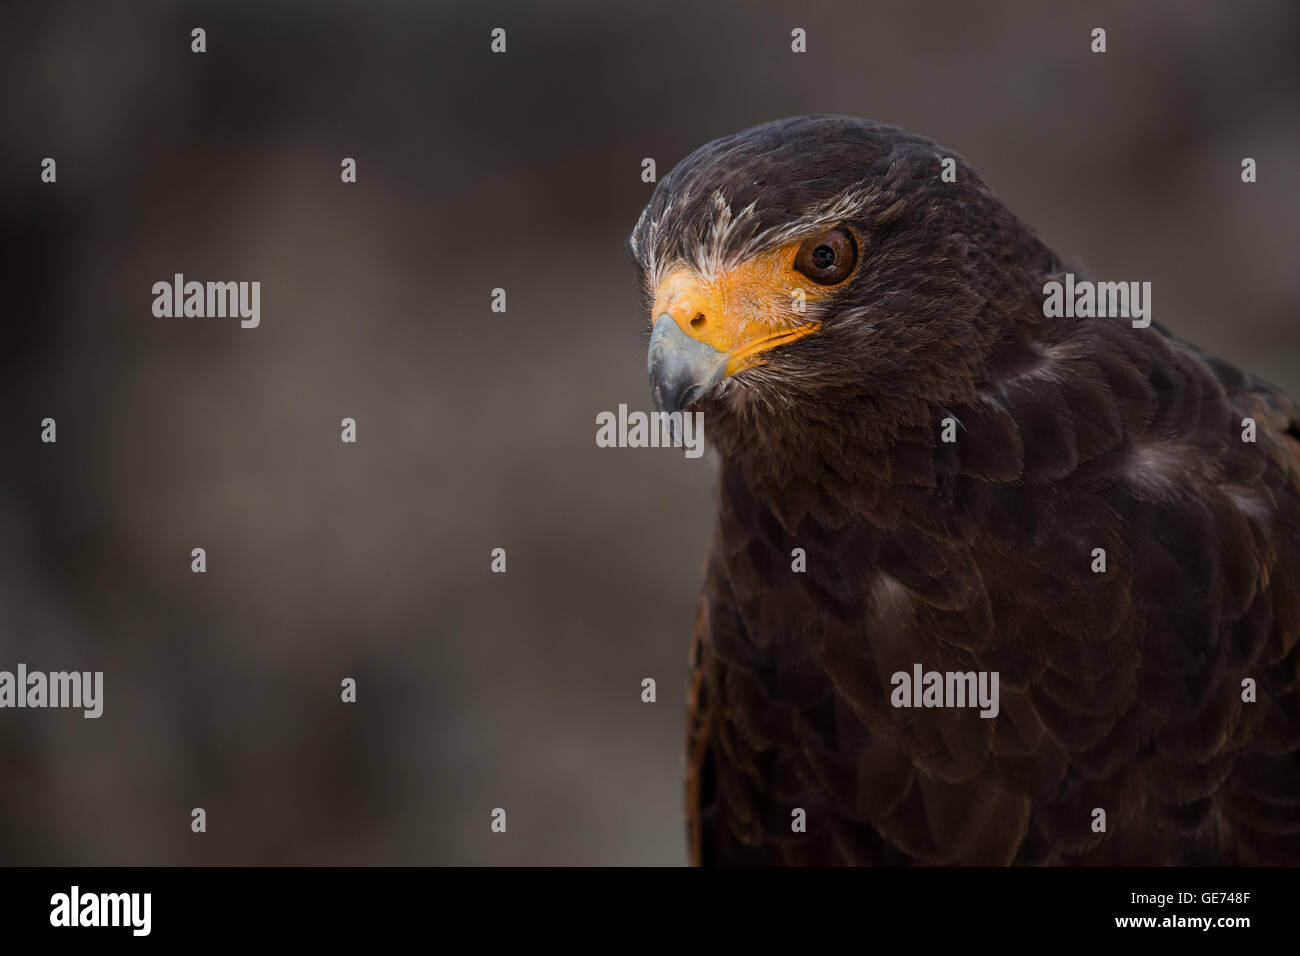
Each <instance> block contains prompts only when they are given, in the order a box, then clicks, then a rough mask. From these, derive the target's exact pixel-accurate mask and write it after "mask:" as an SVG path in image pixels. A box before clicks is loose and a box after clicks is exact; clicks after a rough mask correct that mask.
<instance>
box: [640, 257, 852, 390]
mask: <svg viewBox="0 0 1300 956" xmlns="http://www.w3.org/2000/svg"><path fill="white" fill-rule="evenodd" d="M801 245H802V240H796V241H795V242H791V243H788V244H787V245H784V246H781V247H780V248H778V249H773V250H771V251H770V252H766V253H763V254H761V255H758V256H755V257H754V258H752V259H750V260H748V261H746V262H742V263H740V264H739V265H737V266H735V267H733V268H731V269H729V270H726V271H724V272H722V273H721V274H719V275H717V276H714V277H705V276H702V275H700V274H699V273H697V272H696V271H695V270H694V269H692V268H690V267H688V266H678V267H677V268H675V269H673V270H672V271H671V272H669V273H668V274H667V275H666V276H664V278H663V281H661V282H660V283H659V287H658V288H657V289H656V290H655V302H654V311H653V312H652V313H651V318H652V321H656V322H657V321H658V320H659V317H660V316H662V315H664V314H665V313H667V314H668V315H670V316H672V318H673V321H675V322H676V323H677V325H678V326H679V327H680V328H681V330H682V331H683V332H685V333H686V334H687V335H688V336H690V337H691V338H693V339H695V340H696V341H698V342H703V343H704V344H706V345H709V346H711V347H712V348H714V349H717V350H718V351H719V352H721V353H722V354H724V355H726V356H727V365H726V369H725V373H726V375H728V376H731V375H735V374H736V373H737V372H739V371H741V370H743V369H746V368H750V367H752V366H754V365H759V364H762V363H763V361H764V359H763V358H762V354H763V353H764V352H767V351H769V350H771V349H774V348H776V347H777V346H779V345H785V344H786V343H788V342H794V341H796V340H798V339H801V338H803V337H805V336H808V335H812V334H814V333H815V332H817V331H818V330H820V329H821V322H819V321H816V320H810V319H809V318H808V316H807V313H806V312H804V311H800V308H799V307H800V306H801V305H802V306H803V307H804V308H807V306H808V304H809V303H814V302H817V301H820V300H823V299H827V298H830V297H831V296H833V295H834V294H835V292H836V291H837V290H838V289H839V288H841V287H842V286H843V285H844V284H845V283H847V282H848V281H849V279H850V278H852V274H850V275H849V277H847V278H846V279H845V280H844V282H841V283H838V284H837V285H835V286H822V285H818V284H817V283H816V282H813V281H812V280H810V279H808V278H807V277H806V276H804V275H803V274H802V273H800V272H799V271H798V270H796V269H795V268H794V260H795V255H796V254H797V253H798V251H799V247H800V246H801Z"/></svg>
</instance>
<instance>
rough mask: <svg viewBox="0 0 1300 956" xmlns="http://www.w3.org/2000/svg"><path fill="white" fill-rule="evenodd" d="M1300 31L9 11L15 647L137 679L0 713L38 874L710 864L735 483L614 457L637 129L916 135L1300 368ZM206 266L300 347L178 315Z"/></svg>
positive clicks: (631, 360)
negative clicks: (709, 662)
mask: <svg viewBox="0 0 1300 956" xmlns="http://www.w3.org/2000/svg"><path fill="white" fill-rule="evenodd" d="M196 26H202V27H204V28H205V29H206V30H207V43H208V52H207V53H206V54H203V55H195V54H192V53H191V52H190V30H191V29H192V28H193V27H196ZM497 26H501V27H504V28H506V29H507V31H508V52H507V53H506V54H505V55H504V56H495V55H492V54H491V53H490V52H489V50H488V45H489V31H490V30H491V29H492V28H493V27H497ZM795 26H801V27H803V28H805V29H806V30H807V31H808V53H807V54H806V55H802V56H799V55H795V54H792V53H791V52H790V51H789V37H790V30H791V29H792V28H793V27H795ZM1094 26H1103V27H1105V28H1106V29H1107V30H1108V44H1109V52H1107V53H1106V54H1105V55H1094V54H1092V53H1090V52H1089V31H1090V29H1091V28H1092V27H1094ZM1298 54H1300V6H1298V5H1297V4H1295V3H1291V2H1286V0H1278V2H1240V3H1232V4H1228V3H1201V4H1195V3H1187V2H1180V0H1165V2H1153V3H1143V4H1133V3H1126V2H1113V3H1103V4H1099V5H1094V6H1093V9H1092V10H1091V11H1089V12H1086V13H1084V12H1081V11H1079V10H1077V9H1075V5H1072V4H1071V5H1065V4H1044V3H1038V2H1030V0H1025V2H1001V3H981V4H970V3H964V2H951V3H936V2H920V3H915V2H909V3H902V2H900V3H860V2H849V0H845V2H834V3H832V2H823V3H817V4H813V5H805V4H795V3H772V2H750V0H747V2H745V3H739V2H737V3H706V2H699V0H687V2H682V0H659V2H655V3H645V4H618V5H615V4H610V3H606V2H600V0H589V2H575V0H566V2H550V3H545V4H542V3H537V4H528V5H525V4H518V3H494V4H491V5H487V4H478V3H470V2H464V3H455V4H419V5H417V4H396V3H377V2H365V3H362V2H356V3H350V4H343V3H322V2H317V3H305V2H304V3H286V2H251V3H242V4H241V3H228V2H223V3H220V4H215V3H214V4H183V3H178V4H161V3H132V4H130V5H125V4H113V5H109V4H103V3H92V2H86V3H42V2H35V0H31V2H21V3H10V4H9V5H7V7H6V8H5V9H4V12H3V13H0V76H2V77H3V81H2V83H0V130H2V133H0V135H2V136H3V147H4V148H3V150H0V222H2V223H3V229H2V230H0V237H2V238H0V241H2V242H3V257H2V262H3V265H2V266H0V268H2V269H3V281H4V303H5V306H4V312H5V316H4V329H3V332H4V334H3V339H0V456H2V457H0V669H10V670H12V669H13V668H14V666H15V665H16V664H17V663H18V662H19V661H23V662H25V663H27V664H28V665H29V666H30V667H32V668H34V669H42V670H61V669H77V670H103V671H105V683H106V689H105V711H104V716H103V717H102V718H101V719H99V720H97V721H96V720H85V719H83V718H82V717H81V716H80V714H79V713H69V712H60V711H26V710H24V711H16V710H5V711H0V863H4V864H27V863H59V864H141V863H164V864H178V863H217V864H239V863H248V864H334V863H341V864H342V863H397V864H424V863H434V864H502V863H514V864H679V863H682V862H684V861H685V839H684V830H683V822H682V808H681V792H682V787H681V777H682V758H681V750H682V746H681V743H682V736H683V726H684V715H683V707H684V704H683V698H684V693H683V690H684V680H685V660H686V651H687V644H688V639H689V633H690V628H691V623H692V619H693V612H694V607H695V596H696V590H697V587H698V582H699V575H700V568H701V561H702V558H703V554H704V548H705V544H706V541H707V537H708V532H709V521H710V512H711V501H710V498H711V484H712V471H713V467H714V466H713V464H712V463H711V461H710V459H709V458H707V457H706V458H704V459H701V460H696V461H688V460H686V459H684V458H683V456H682V454H681V452H680V451H671V450H657V449H636V450H632V449H620V450H612V449H598V448H597V447H596V446H595V430H596V429H595V416H596V413H597V412H599V411H601V410H605V409H610V410H613V409H616V408H617V407H618V404H619V403H620V402H626V403H627V404H628V405H629V406H631V407H632V408H642V409H644V408H648V407H649V398H648V389H647V386H646V382H645V347H646V343H647V332H646V317H645V316H644V315H642V314H641V313H640V311H639V303H638V295H637V290H636V289H635V288H634V284H633V276H632V270H631V267H630V264H629V262H628V259H627V256H626V253H625V251H624V240H625V237H626V235H627V233H628V231H629V230H630V228H631V226H632V224H633V223H634V221H635V220H636V217H637V215H638V213H639V212H640V209H641V207H642V205H643V204H644V202H645V201H646V199H647V198H648V196H649V194H650V190H651V188H652V187H650V186H647V185H645V184H643V183H642V182H641V180H640V162H641V159H642V158H643V157H646V156H652V157H654V158H655V159H656V161H657V163H658V166H659V171H660V174H661V175H662V174H663V173H665V172H667V170H668V169H669V168H671V167H672V165H674V164H675V163H676V162H677V161H678V160H679V159H681V158H682V157H683V156H684V155H686V154H687V153H688V152H690V151H691V150H692V149H694V148H695V147H696V146H698V145H700V144H701V143H703V142H704V141H706V140H709V139H713V138H715V137H718V136H721V135H724V134H727V133H731V132H734V131H737V130H740V129H742V128H745V127H747V126H750V125H753V124H755V123H759V122H763V121H766V120H770V119H774V118H777V117H781V116H787V115H792V114H798V113H807V112H836V113H848V114H854V115H859V116H866V117H870V118H873V119H877V120H882V121H885V122H890V123H894V124H897V125H901V126H905V127H908V128H910V129H913V130H915V131H917V132H920V133H923V134H925V135H928V136H930V137H932V138H934V139H935V140H937V141H938V142H940V143H942V144H943V145H944V146H946V147H948V148H951V149H953V150H955V151H957V152H959V153H961V154H963V155H965V156H966V157H967V158H968V159H970V160H971V161H972V162H973V163H974V164H975V165H976V166H977V167H978V168H980V169H981V170H982V171H983V173H984V175H985V177H986V178H987V180H988V181H989V182H990V183H992V184H993V186H994V187H995V188H996V189H997V190H998V191H999V193H1000V195H1001V196H1002V197H1003V198H1004V199H1005V201H1006V202H1007V203H1008V205H1009V206H1010V207H1011V208H1012V209H1013V210H1014V211H1016V212H1017V213H1018V214H1019V215H1020V216H1021V217H1022V218H1024V219H1025V220H1027V221H1029V222H1030V223H1032V224H1033V225H1035V226H1036V227H1037V228H1038V229H1039V230H1040V231H1041V232H1042V233H1043V235H1044V236H1045V237H1046V238H1047V239H1048V241H1049V242H1051V243H1052V244H1053V245H1054V247H1055V248H1056V249H1057V251H1058V252H1059V253H1061V254H1063V255H1066V256H1078V257H1079V258H1081V259H1083V260H1084V261H1085V262H1087V263H1088V265H1089V266H1090V267H1091V268H1092V269H1093V270H1094V272H1095V273H1097V274H1098V275H1100V276H1102V277H1106V278H1112V279H1126V280H1127V279H1133V280H1151V281H1152V282H1153V283H1154V308H1155V318H1156V319H1157V321H1160V322H1162V323H1164V324H1166V325H1167V326H1169V327H1171V328H1172V329H1173V330H1174V331H1176V332H1178V333H1179V334H1181V335H1183V336H1185V337H1188V338H1190V339H1192V340H1193V341H1196V342H1197V343H1199V344H1201V345H1203V346H1205V347H1207V348H1209V349H1211V350H1212V351H1214V352H1217V353H1219V354H1221V355H1223V356H1224V357H1226V358H1228V359H1229V360H1231V361H1233V362H1235V363H1237V364H1239V365H1242V366H1244V367H1246V368H1249V369H1250V370H1252V371H1253V372H1256V373H1257V374H1261V375H1263V376H1264V377H1266V378H1268V379H1271V380H1272V381H1274V382H1275V383H1277V384H1279V385H1281V386H1283V387H1285V388H1287V389H1288V390H1289V391H1291V392H1292V393H1293V394H1296V393H1300V325H1298V324H1297V317H1298V316H1300V285H1298V284H1297V281H1296V263H1297V259H1300V256H1298V255H1297V253H1298V252H1300V189H1298V188H1297V182H1298V181H1300V179H1298V177H1297V173H1298V171H1300V170H1298V168H1297V167H1298V166H1300V111H1298V110H1297V103H1300V56H1298ZM46 156H53V157H55V158H56V159H57V162H58V183H57V185H52V186H51V185H45V184H43V183H41V182H40V179H39V173H40V162H41V160H42V158H44V157H46ZM344 156H351V157H355V158H356V159H357V162H358V171H359V182H358V183H357V184H356V185H343V184H342V183H341V182H340V181H339V171H340V166H339V164H340V160H341V159H342V158H343V157H344ZM1243 156H1252V157H1254V158H1255V159H1256V160H1257V161H1258V163H1259V182H1258V183H1257V184H1256V185H1253V186H1246V185H1243V184H1242V183H1241V182H1240V175H1239V174H1240V162H1241V158H1242V157H1243ZM176 272H182V273H184V274H185V275H186V276H187V278H191V279H197V280H200V281H206V280H253V279H256V280H260V281H261V283H262V323H261V327H260V328H258V329H254V330H244V329H241V328H239V325H238V322H237V321H236V320H229V319H227V320H222V319H158V318H154V317H153V315H152V313H151V305H152V301H153V296H152V293H151V291H150V288H151V286H152V284H153V283H154V282H156V281H159V280H170V278H171V276H172V275H173V273H176ZM497 286H502V287H504V288H506V289H507V292H508V296H509V299H508V302H509V311H508V312H507V313H506V314H504V315H498V314H494V313H492V312H491V311H489V296H490V290H491V289H492V288H494V287H497ZM46 416H51V417H54V418H56V419H57V421H58V443H57V444H56V445H44V444H41V442H40V437H39V436H40V421H41V419H42V418H44V417H46ZM345 416H350V417H354V418H355V419H356V420H357V422H358V435H359V440H358V443H357V444H356V445H345V444H342V443H341V442H340V440H339V421H340V419H341V418H343V417H345ZM200 546H201V547H205V548H206V549H207V553H208V572H207V574H205V575H198V574H193V573H191V571H190V550H191V548H194V547H200ZM494 547H504V548H506V549H507V551H508V561H509V564H508V568H509V570H508V572H507V573H506V574H505V575H496V574H491V573H490V572H489V553H490V551H491V549H492V548H494ZM346 676H352V677H355V678H356V679H357V681H358V684H359V700H358V702H357V703H356V704H355V705H345V704H343V703H341V702H340V700H339V683H340V681H341V679H342V678H343V677H346ZM645 676H652V677H654V678H656V680H657V681H658V691H659V700H658V703H656V704H654V705H647V704H643V703H641V701H640V681H641V679H642V677H645ZM193 807H203V808H205V809H206V810H207V813H208V833H207V834H205V835H202V836H196V835H194V834H192V833H191V832H190V810H191V808H193ZM494 807H503V808H505V809H506V810H507V812H508V821H509V829H508V832H507V833H506V834H505V835H494V834H492V833H491V832H490V830H489V815H490V813H491V811H492V809H493V808H494Z"/></svg>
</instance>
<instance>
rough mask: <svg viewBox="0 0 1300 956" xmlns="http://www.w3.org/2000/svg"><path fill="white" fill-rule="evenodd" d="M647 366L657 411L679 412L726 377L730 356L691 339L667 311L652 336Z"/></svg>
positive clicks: (657, 321)
mask: <svg viewBox="0 0 1300 956" xmlns="http://www.w3.org/2000/svg"><path fill="white" fill-rule="evenodd" d="M646 367H647V370H648V371H649V373H650V392H651V395H652V396H653V397H654V405H655V410H656V411H660V412H670V413H671V412H680V411H681V410H682V409H684V408H685V407H686V406H687V405H689V404H691V402H693V401H695V400H696V399H697V398H699V397H700V396H701V395H703V394H704V393H705V392H707V391H708V390H709V389H711V388H713V386H714V385H717V384H718V383H719V382H720V381H722V379H723V378H724V377H726V370H727V356H726V355H725V354H724V353H722V352H719V351H718V350H717V349H715V348H714V347H713V346H711V345H709V344H708V343H706V342H701V341H700V340H698V339H693V338H691V337H690V336H689V335H687V334H686V333H685V332H683V331H682V327H681V326H680V325H678V324H677V323H676V321H674V319H673V317H672V316H671V315H669V314H668V313H667V312H665V313H663V314H661V315H660V316H659V318H658V319H657V320H656V321H655V327H654V331H653V332H652V333H651V335H650V354H649V357H648V358H647V360H646Z"/></svg>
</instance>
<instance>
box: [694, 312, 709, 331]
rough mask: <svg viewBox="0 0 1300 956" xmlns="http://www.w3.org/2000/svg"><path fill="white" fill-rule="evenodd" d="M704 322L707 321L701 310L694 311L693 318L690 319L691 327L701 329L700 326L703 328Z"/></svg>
mask: <svg viewBox="0 0 1300 956" xmlns="http://www.w3.org/2000/svg"><path fill="white" fill-rule="evenodd" d="M706 322H708V319H706V318H705V317H704V313H703V312H697V313H695V318H693V319H691V328H693V329H702V328H704V324H705V323H706Z"/></svg>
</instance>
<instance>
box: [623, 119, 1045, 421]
mask: <svg viewBox="0 0 1300 956" xmlns="http://www.w3.org/2000/svg"><path fill="white" fill-rule="evenodd" d="M946 157H951V158H952V159H953V160H955V162H956V164H957V166H956V177H955V180H956V181H955V182H947V181H945V177H942V176H941V175H940V172H941V162H942V160H943V159H944V158H946ZM629 246H630V249H631V251H632V253H633V256H634V258H635V261H636V263H637V267H638V270H639V273H640V279H641V284H642V288H643V291H644V295H645V299H646V304H647V305H648V306H649V307H650V316H651V322H652V324H653V333H652V338H651V344H650V356H649V371H650V379H651V388H652V391H653V395H654V400H655V403H656V405H657V406H658V407H659V408H660V409H662V410H667V411H677V410H680V409H681V408H683V407H685V406H687V405H690V404H692V403H698V405H697V407H700V408H704V409H707V410H708V412H709V415H710V424H711V425H712V426H713V428H714V434H715V435H716V436H717V440H719V441H724V442H726V441H728V440H729V439H739V440H742V441H743V440H746V439H745V437H744V436H748V440H752V438H753V434H754V428H755V427H758V428H762V427H763V425H764V422H766V423H767V426H768V427H770V425H771V422H772V417H773V414H774V413H776V414H777V415H779V416H780V417H781V418H782V419H783V420H785V424H786V427H787V428H788V429H789V430H791V431H798V432H800V433H801V434H803V435H804V436H805V438H808V437H810V436H811V435H813V434H814V433H815V434H816V435H817V436H818V437H820V434H821V433H822V432H824V431H825V430H827V429H842V428H843V427H844V425H845V421H844V417H843V416H844V415H845V414H849V415H852V416H859V415H860V416H862V417H864V419H869V420H870V421H871V422H873V423H875V425H876V427H877V428H894V427H898V426H901V425H903V424H910V423H916V422H918V421H922V420H926V419H928V417H929V415H930V411H931V409H932V408H933V407H938V406H942V405H943V404H944V403H945V402H955V401H958V400H961V399H963V398H969V397H970V394H971V392H970V388H971V383H972V379H973V377H974V376H976V375H977V373H978V371H979V369H980V368H981V367H982V366H983V365H984V364H985V363H986V362H987V361H988V359H989V357H990V355H991V354H992V353H993V352H994V351H995V350H996V349H997V348H998V347H999V345H1000V344H1003V343H1005V341H1006V340H1008V339H1009V338H1014V337H1015V336H1016V334H1017V328H1016V327H1017V325H1018V324H1019V323H1020V322H1021V321H1022V320H1027V321H1033V320H1034V316H1035V313H1036V312H1039V314H1041V312H1040V311H1039V310H1040V309H1041V296H1040V297H1039V298H1037V299H1035V298H1034V293H1037V292H1039V291H1040V290H1041V287H1042V280H1041V276H1042V275H1043V274H1044V273H1050V272H1051V271H1053V270H1054V269H1055V268H1056V265H1055V262H1054V259H1053V255H1052V253H1051V251H1050V250H1049V249H1048V248H1047V247H1046V246H1045V245H1044V244H1043V243H1042V242H1041V241H1040V240H1039V239H1038V238H1037V236H1036V235H1035V234H1034V233H1033V231H1032V230H1030V229H1029V228H1028V227H1027V226H1025V225H1024V224H1022V223H1021V222H1020V221H1019V220H1018V219H1016V218H1015V217H1014V216H1013V215H1012V214H1011V213H1009V212H1008V211H1007V209H1006V207H1004V206H1003V205H1002V203H1001V202H999V201H998V200H997V198H996V197H995V196H994V195H993V193H992V191H991V190H990V189H989V187H988V186H987V185H986V184H985V183H984V181H983V180H982V179H981V178H980V176H979V174H978V173H977V172H976V171H975V170H974V169H973V168H971V167H970V166H969V165H967V164H966V163H965V161H964V160H962V159H961V158H960V157H959V156H956V155H955V154H953V153H950V152H948V151H945V150H943V149H941V148H940V147H938V146H936V145H935V144H934V143H932V142H931V141H929V140H927V139H925V138H924V137H921V136H917V135H914V134H911V133H908V132H906V131H904V130H900V129H897V128H894V127H891V126H885V125H882V124H879V123H873V122H869V121H865V120H858V119H851V118H847V117H842V116H803V117H797V118H793V119H786V120H779V121H776V122H773V123H768V124H765V125H762V126H757V127H754V128H753V129H749V130H746V131H744V132H742V133H738V134H736V135H734V136H727V137H724V138H722V139H719V140H715V141H714V142H711V143H708V144H706V145H704V146H702V147H701V148H700V149H698V150H696V151H695V152H694V153H692V154H691V155H690V156H688V157H687V158H686V159H684V160H683V161H682V162H681V163H679V164H678V165H677V166H676V168H674V169H673V170H672V172H671V173H669V174H668V175H667V176H666V177H665V178H664V179H663V180H662V181H661V182H660V183H659V185H658V187H657V188H656V189H655V192H654V196H653V197H652V198H651V200H650V203H649V204H648V205H647V206H646V208H645V210H644V211H643V212H642V214H641V217H640V220H639V221H638V222H637V224H636V227H635V229H634V230H633V232H632V235H631V238H630V240H629ZM828 406H834V407H835V408H836V409H837V410H838V413H839V415H838V418H837V420H836V421H834V422H828V421H827V420H826V415H825V409H826V408H827V407H828ZM719 427H722V429H723V430H722V431H721V432H719V431H718V429H719ZM864 437H865V438H867V439H868V440H872V439H874V440H879V439H880V438H881V437H882V436H880V435H874V436H872V435H868V436H864Z"/></svg>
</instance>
